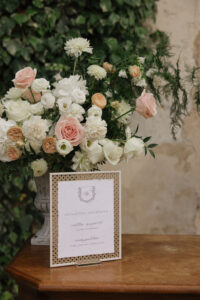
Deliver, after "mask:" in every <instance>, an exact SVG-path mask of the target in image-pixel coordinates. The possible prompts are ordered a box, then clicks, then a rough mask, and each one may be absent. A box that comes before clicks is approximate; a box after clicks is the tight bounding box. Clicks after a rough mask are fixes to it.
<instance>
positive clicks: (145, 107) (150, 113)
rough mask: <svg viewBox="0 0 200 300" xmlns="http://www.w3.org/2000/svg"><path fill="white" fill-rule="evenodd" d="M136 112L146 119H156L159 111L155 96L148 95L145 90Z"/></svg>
mask: <svg viewBox="0 0 200 300" xmlns="http://www.w3.org/2000/svg"><path fill="white" fill-rule="evenodd" d="M136 111H137V112H138V113H139V114H141V115H142V116H143V117H145V118H151V117H154V116H155V115H156V114H157V110H156V100H155V98H154V96H153V94H151V93H146V92H145V90H144V91H143V92H142V95H141V96H140V97H139V98H138V99H137V100H136Z"/></svg>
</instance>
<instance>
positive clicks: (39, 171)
mask: <svg viewBox="0 0 200 300" xmlns="http://www.w3.org/2000/svg"><path fill="white" fill-rule="evenodd" d="M31 168H32V169H33V174H34V176H35V177H40V176H42V175H44V174H45V173H46V172H47V170H48V165H47V162H46V160H44V159H43V158H40V159H36V160H34V161H33V162H32V163H31Z"/></svg>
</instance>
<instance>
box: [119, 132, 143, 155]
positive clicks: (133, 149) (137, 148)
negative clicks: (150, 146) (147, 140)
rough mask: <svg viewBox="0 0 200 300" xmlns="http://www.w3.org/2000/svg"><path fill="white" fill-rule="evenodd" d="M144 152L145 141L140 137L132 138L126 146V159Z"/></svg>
mask: <svg viewBox="0 0 200 300" xmlns="http://www.w3.org/2000/svg"><path fill="white" fill-rule="evenodd" d="M142 153H144V142H143V140H142V139H140V138H136V137H133V138H130V139H129V140H128V141H127V142H126V143H125V146H124V155H125V157H126V159H127V160H128V159H130V158H132V157H136V156H139V155H141V154H142Z"/></svg>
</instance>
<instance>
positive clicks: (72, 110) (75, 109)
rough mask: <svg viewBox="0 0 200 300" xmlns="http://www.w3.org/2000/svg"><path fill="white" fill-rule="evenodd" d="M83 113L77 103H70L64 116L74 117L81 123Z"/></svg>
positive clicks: (82, 109) (83, 110)
mask: <svg viewBox="0 0 200 300" xmlns="http://www.w3.org/2000/svg"><path fill="white" fill-rule="evenodd" d="M84 113H85V109H84V108H83V107H82V106H81V105H79V104H77V103H72V105H71V106H70V107H69V110H68V111H67V112H66V115H67V116H68V117H74V118H76V119H78V120H79V121H80V122H81V121H83V114H84Z"/></svg>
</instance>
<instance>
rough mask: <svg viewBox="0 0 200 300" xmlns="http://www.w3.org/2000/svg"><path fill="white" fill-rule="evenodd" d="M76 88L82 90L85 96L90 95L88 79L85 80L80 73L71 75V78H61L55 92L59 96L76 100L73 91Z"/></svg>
mask: <svg viewBox="0 0 200 300" xmlns="http://www.w3.org/2000/svg"><path fill="white" fill-rule="evenodd" d="M75 89H79V90H81V91H82V92H83V93H84V94H85V96H86V95H88V90H87V87H86V80H83V79H82V77H80V76H79V75H74V76H70V77H69V78H63V79H62V80H60V81H59V82H58V83H56V87H55V90H54V92H53V94H54V96H56V97H57V98H59V97H65V98H68V99H70V100H71V101H73V102H75V101H74V95H73V91H74V90H75Z"/></svg>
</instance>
